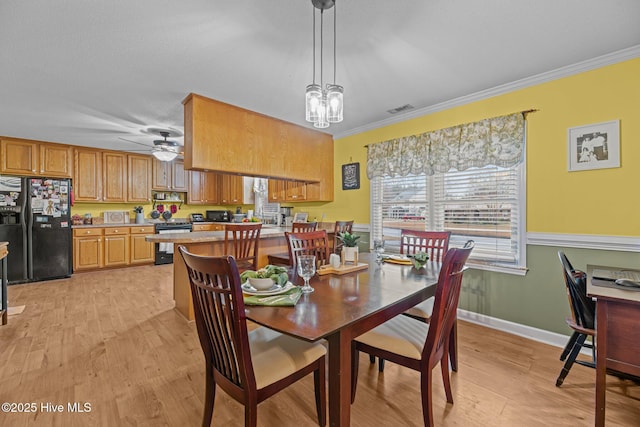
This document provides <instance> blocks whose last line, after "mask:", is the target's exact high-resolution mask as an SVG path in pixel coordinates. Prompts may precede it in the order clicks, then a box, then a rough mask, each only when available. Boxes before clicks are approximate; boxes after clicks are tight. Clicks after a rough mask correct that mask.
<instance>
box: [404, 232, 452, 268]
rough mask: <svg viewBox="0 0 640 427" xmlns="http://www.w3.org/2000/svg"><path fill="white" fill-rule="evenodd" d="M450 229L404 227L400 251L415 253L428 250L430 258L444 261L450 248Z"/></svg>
mask: <svg viewBox="0 0 640 427" xmlns="http://www.w3.org/2000/svg"><path fill="white" fill-rule="evenodd" d="M450 237H451V232H449V231H420V230H409V229H402V230H401V231H400V253H401V254H410V255H411V254H415V253H416V252H426V253H427V254H429V259H430V260H433V261H442V258H443V257H444V255H445V254H446V253H447V251H448V250H449V238H450Z"/></svg>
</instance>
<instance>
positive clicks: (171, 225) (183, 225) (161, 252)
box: [155, 222, 193, 265]
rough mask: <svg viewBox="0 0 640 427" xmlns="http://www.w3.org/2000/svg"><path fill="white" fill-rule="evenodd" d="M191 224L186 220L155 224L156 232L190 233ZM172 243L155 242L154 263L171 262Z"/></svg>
mask: <svg viewBox="0 0 640 427" xmlns="http://www.w3.org/2000/svg"><path fill="white" fill-rule="evenodd" d="M192 228H193V227H192V226H191V224H190V223H188V222H163V223H159V224H156V227H155V231H156V234H164V233H190V232H191V230H192ZM173 249H174V248H173V243H156V256H155V264H156V265H159V264H172V263H173Z"/></svg>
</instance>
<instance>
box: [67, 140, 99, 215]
mask: <svg viewBox="0 0 640 427" xmlns="http://www.w3.org/2000/svg"><path fill="white" fill-rule="evenodd" d="M74 152H75V154H74V158H75V168H74V175H73V190H74V196H75V199H76V201H79V202H99V201H101V200H102V153H101V152H100V151H98V150H94V149H91V148H76V149H75V150H74Z"/></svg>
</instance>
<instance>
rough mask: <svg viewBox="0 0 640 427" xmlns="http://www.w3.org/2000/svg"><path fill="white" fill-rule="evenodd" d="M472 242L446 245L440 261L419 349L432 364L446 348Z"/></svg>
mask: <svg viewBox="0 0 640 427" xmlns="http://www.w3.org/2000/svg"><path fill="white" fill-rule="evenodd" d="M473 246H474V243H473V241H472V240H470V241H468V242H467V243H466V244H465V246H464V248H452V249H449V250H448V251H447V253H446V255H445V256H444V261H442V268H441V269H440V275H439V276H438V284H437V285H436V295H435V300H434V302H433V312H432V314H431V320H430V321H429V332H428V333H427V339H426V342H425V346H424V348H423V349H422V360H423V361H425V362H428V363H429V364H430V366H435V364H436V363H437V361H439V360H441V359H442V356H443V354H444V353H443V352H444V351H445V350H447V348H448V345H447V339H448V338H449V336H450V333H449V331H450V330H451V328H452V327H453V323H454V322H455V320H456V311H457V309H458V300H459V299H460V286H461V285H462V273H463V268H464V265H465V263H466V262H467V259H468V258H469V255H470V254H471V251H472V250H473Z"/></svg>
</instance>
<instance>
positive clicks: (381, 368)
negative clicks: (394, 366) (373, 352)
mask: <svg viewBox="0 0 640 427" xmlns="http://www.w3.org/2000/svg"><path fill="white" fill-rule="evenodd" d="M378 372H384V359H383V358H382V357H378Z"/></svg>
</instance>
